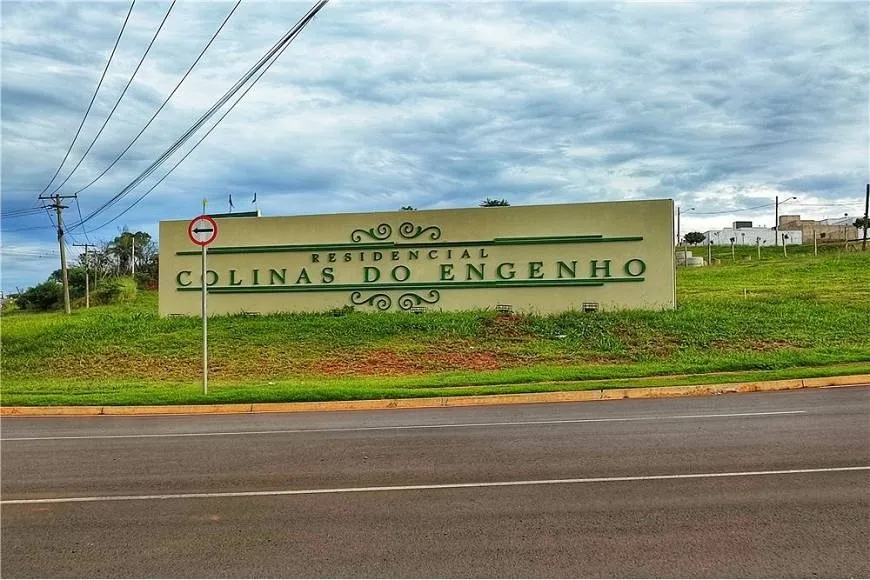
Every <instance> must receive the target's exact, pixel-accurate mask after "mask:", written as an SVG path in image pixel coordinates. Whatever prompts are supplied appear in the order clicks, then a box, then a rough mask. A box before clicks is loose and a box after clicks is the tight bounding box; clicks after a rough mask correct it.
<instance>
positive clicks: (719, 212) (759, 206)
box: [683, 203, 782, 215]
mask: <svg viewBox="0 0 870 580" xmlns="http://www.w3.org/2000/svg"><path fill="white" fill-rule="evenodd" d="M774 205H775V204H772V203H766V204H764V205H757V206H755V207H746V208H743V209H736V208H735V209H726V210H723V211H693V212H691V214H690V215H722V214H726V213H742V212H747V211H752V210H756V209H761V208H765V207H773V206H774ZM780 205H782V204H780ZM683 213H686V214H689V212H683Z"/></svg>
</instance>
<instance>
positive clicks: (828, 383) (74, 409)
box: [0, 374, 870, 417]
mask: <svg viewBox="0 0 870 580" xmlns="http://www.w3.org/2000/svg"><path fill="white" fill-rule="evenodd" d="M868 383H870V374H867V375H848V376H839V377H820V378H812V379H786V380H780V381H759V382H750V383H720V384H713V385H686V386H676V387H629V388H619V389H595V390H588V391H553V392H549V393H519V394H511V395H457V396H453V397H429V398H420V399H377V400H365V401H323V402H312V403H234V404H220V405H141V406H110V405H107V406H58V407H0V416H3V417H53V416H54V417H56V416H96V415H101V416H107V415H206V414H212V415H219V414H232V413H304V412H311V411H372V410H382V409H426V408H432V407H472V406H478V405H516V404H529V403H563V402H580V401H612V400H615V399H652V398H659V397H696V396H705V395H722V394H725V393H754V392H761V391H783V390H791V389H810V388H821V387H848V386H854V385H861V384H868Z"/></svg>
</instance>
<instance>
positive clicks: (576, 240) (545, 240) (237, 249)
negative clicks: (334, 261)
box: [175, 235, 643, 256]
mask: <svg viewBox="0 0 870 580" xmlns="http://www.w3.org/2000/svg"><path fill="white" fill-rule="evenodd" d="M640 241H643V236H622V237H614V238H605V237H604V236H600V235H595V236H548V237H537V238H536V237H530V238H495V239H494V240H469V241H466V242H407V243H397V242H362V243H358V244H353V243H340V244H296V245H275V246H219V247H214V248H211V247H210V248H209V249H208V253H209V254H260V253H273V252H326V251H340V250H399V249H415V248H420V249H424V248H426V249H428V248H450V247H454V248H455V247H467V246H525V245H538V244H595V243H607V242H640ZM201 253H202V251H201V250H184V251H181V252H175V254H176V255H177V256H198V255H200V254H201Z"/></svg>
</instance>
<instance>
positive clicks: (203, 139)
mask: <svg viewBox="0 0 870 580" xmlns="http://www.w3.org/2000/svg"><path fill="white" fill-rule="evenodd" d="M297 34H298V33H297ZM294 38H295V37H294ZM288 46H290V45H289V44H285V45H284V47H283V48H282V49H281V50H280V51H279V52H278V53H277V54H276V55H275V57H274V58H273V59H272V61H271V62H269V64H267V65H266V66H265V67H264V68H263V70H261V71H260V73H259V74H258V75H257V77H256V78H255V79H254V80H253V82H252V83H251V84H250V85H249V86H248V87H247V88H246V89H245V90H244V91H243V92H242V94H241V95H239V98H237V99H236V100H235V101H234V102H233V104H232V105H230V107H229V108H228V109H227V110H226V111H225V112H224V113H223V114H222V115H221V116H220V117H219V118H218V120H217V121H216V122H215V123H214V125H212V126H211V128H209V130H208V131H206V132H205V134H204V135H203V136H202V137H200V138H199V140H198V141H197V142H196V143H194V145H193V147H191V148H190V149H189V150H188V151H187V153H185V154H184V156H183V157H182V158H181V159H179V160H178V161H177V162H176V163H175V165H173V166H172V167H171V168H170V169H169V171H167V172H166V173H165V174H163V176H162V177H161V178H160V179H158V180H157V181H156V182H155V183H154V185H152V186H151V187H150V188H149V189H148V191H146V192H145V193H143V194H142V195H141V196H139V197H138V198H137V199H136V201H134V202H133V203H131V204H130V205H129V206H127V208H126V209H125V210H124V211H122V212H121V213H119V214H118V215H116V216H115V217H113V218H112V219H110V220H108V221H107V222H105V223H104V224H102V225H100V226H98V227H96V228H93V229H91V230H90V233H93V232H95V231H98V230H101V229H103V228H104V227H106V226H107V225H109V224H111V223H112V222H114V221H115V220H117V219H118V218H120V217H122V216H123V215H124V214H126V213H127V212H128V211H130V210H131V209H133V208H134V207H135V206H136V205H137V204H138V203H139V202H140V201H142V200H143V199H145V197H147V196H148V194H149V193H151V192H152V191H154V189H155V188H156V187H157V186H158V185H160V184H161V183H162V182H163V180H164V179H166V178H167V177H169V174H170V173H172V172H173V171H175V168H176V167H178V166H179V165H181V164H182V163H183V162H184V160H185V159H187V158H188V157H189V156H190V154H191V153H193V151H194V149H196V148H197V147H199V144H200V143H202V142H203V141H205V139H206V137H208V136H209V135H211V132H212V131H214V130H215V129H216V128H217V126H218V125H220V123H221V121H223V120H224V118H225V117H226V116H227V115H229V114H230V112H231V111H232V110H233V109H234V108H235V107H236V105H238V104H239V102H240V101H241V100H242V99H244V98H245V95H247V94H248V92H249V91H250V90H251V89H252V88H254V86H255V85H256V84H257V81H259V80H260V78H261V77H262V76H263V75H264V74H266V71H268V70H269V69H270V68H271V67H272V65H273V64H275V62H276V61H277V60H278V58H280V56H281V54H282V53H283V52H284V50H286V49H287V47H288Z"/></svg>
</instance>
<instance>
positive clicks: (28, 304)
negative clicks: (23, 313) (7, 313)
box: [15, 280, 63, 310]
mask: <svg viewBox="0 0 870 580" xmlns="http://www.w3.org/2000/svg"><path fill="white" fill-rule="evenodd" d="M15 301H16V303H17V304H18V306H19V307H21V308H24V309H28V310H50V309H52V308H57V307H58V306H59V305H60V304H61V302H62V301H63V289H62V288H61V285H60V284H58V283H57V282H56V281H54V280H46V281H45V282H43V283H42V284H37V285H36V286H34V287H32V288H28V289H27V290H25V291H24V292H22V293H20V294H19V295H18V298H17V299H16V300H15Z"/></svg>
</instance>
